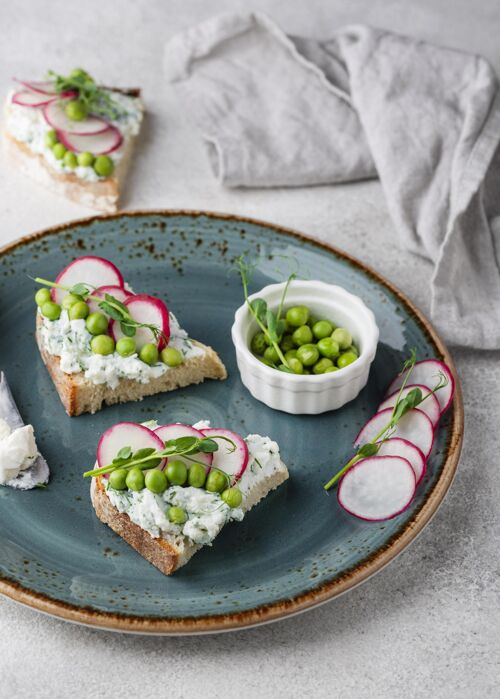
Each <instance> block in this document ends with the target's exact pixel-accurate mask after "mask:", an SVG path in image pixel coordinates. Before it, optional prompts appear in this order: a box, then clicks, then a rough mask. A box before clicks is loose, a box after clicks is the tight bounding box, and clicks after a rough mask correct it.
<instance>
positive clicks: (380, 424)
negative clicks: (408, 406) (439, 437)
mask: <svg viewBox="0 0 500 699" xmlns="http://www.w3.org/2000/svg"><path fill="white" fill-rule="evenodd" d="M391 415H392V408H386V409H385V410H381V411H380V412H379V413H376V414H375V415H374V416H373V417H372V418H370V420H368V422H367V423H366V425H365V426H364V427H363V428H362V429H361V431H360V433H359V434H358V436H357V437H356V440H355V442H354V446H355V447H360V446H361V445H362V444H366V443H367V442H371V441H372V440H374V439H375V437H377V435H378V434H379V433H380V432H381V430H382V429H383V428H384V427H385V426H386V425H387V423H388V422H389V420H390V419H391ZM390 436H391V437H401V438H402V439H406V440H408V442H411V443H412V444H415V446H417V447H418V448H419V449H420V450H421V451H422V452H423V454H424V456H425V458H426V459H427V457H428V456H429V454H430V453H431V450H432V445H433V443H434V427H433V426H432V422H431V421H430V420H429V418H428V417H427V415H426V414H425V413H423V412H422V411H421V410H419V409H418V408H414V409H413V410H410V412H408V413H406V415H403V417H402V418H401V419H400V420H399V422H398V424H397V425H396V427H395V428H394V429H393V431H392V432H391V435H390Z"/></svg>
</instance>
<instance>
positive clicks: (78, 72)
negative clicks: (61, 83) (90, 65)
mask: <svg viewBox="0 0 500 699" xmlns="http://www.w3.org/2000/svg"><path fill="white" fill-rule="evenodd" d="M69 77H70V78H77V79H83V80H90V81H92V82H94V81H93V80H92V78H91V77H90V75H89V74H88V73H87V71H86V70H83V68H75V69H74V70H72V71H71V73H70V74H69Z"/></svg>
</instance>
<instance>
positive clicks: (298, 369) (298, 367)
mask: <svg viewBox="0 0 500 699" xmlns="http://www.w3.org/2000/svg"><path fill="white" fill-rule="evenodd" d="M288 366H289V367H290V369H291V370H292V371H293V373H294V374H302V373H303V372H304V366H303V364H302V362H301V361H300V360H299V359H297V357H292V358H291V359H289V360H288Z"/></svg>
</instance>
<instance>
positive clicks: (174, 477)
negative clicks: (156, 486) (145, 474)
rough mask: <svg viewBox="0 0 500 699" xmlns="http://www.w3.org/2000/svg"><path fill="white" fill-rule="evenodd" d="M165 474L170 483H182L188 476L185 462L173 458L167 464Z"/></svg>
mask: <svg viewBox="0 0 500 699" xmlns="http://www.w3.org/2000/svg"><path fill="white" fill-rule="evenodd" d="M166 474H167V478H168V480H169V483H172V485H184V483H185V482H186V481H187V477H188V472H187V468H186V464H185V463H184V461H180V460H176V459H173V460H172V461H169V462H168V464H167V468H166Z"/></svg>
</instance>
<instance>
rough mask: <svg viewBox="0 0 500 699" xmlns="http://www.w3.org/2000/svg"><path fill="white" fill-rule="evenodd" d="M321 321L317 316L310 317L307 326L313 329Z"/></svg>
mask: <svg viewBox="0 0 500 699" xmlns="http://www.w3.org/2000/svg"><path fill="white" fill-rule="evenodd" d="M319 320H320V318H317V317H316V316H313V315H310V316H309V319H308V321H307V325H308V326H309V327H310V328H311V330H312V328H313V327H314V326H315V325H316V323H317V322H318V321H319Z"/></svg>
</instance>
